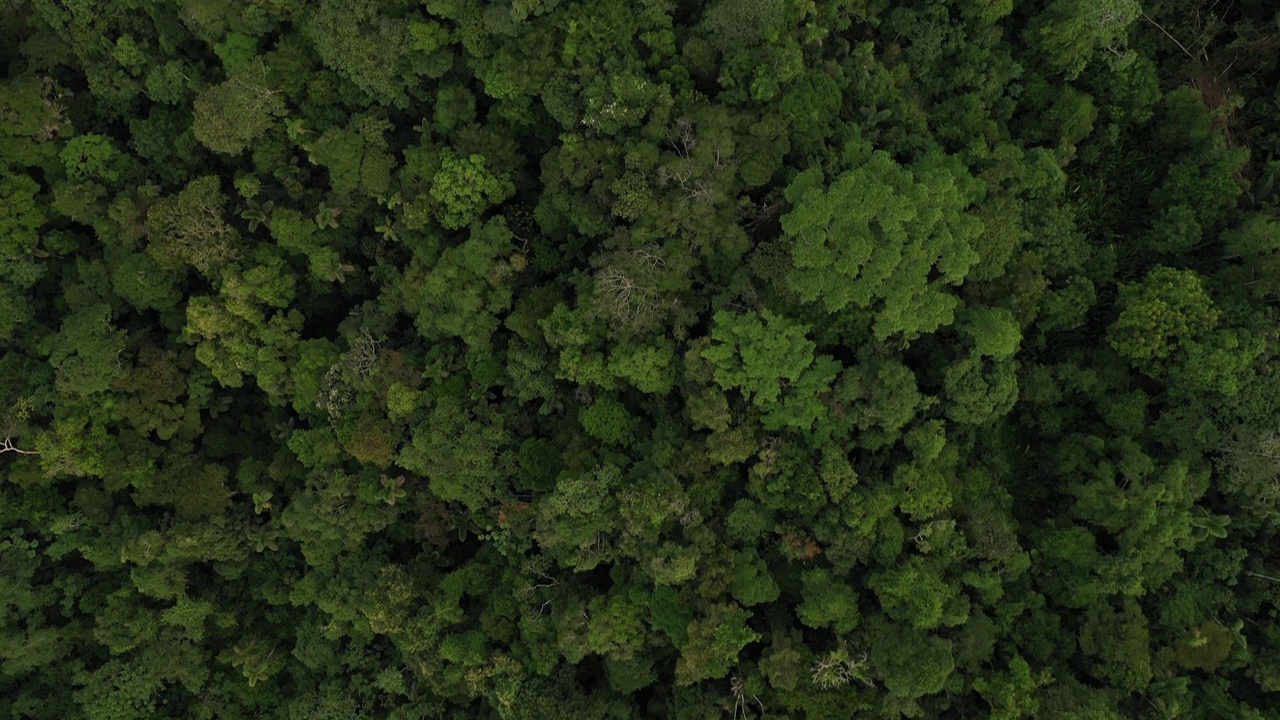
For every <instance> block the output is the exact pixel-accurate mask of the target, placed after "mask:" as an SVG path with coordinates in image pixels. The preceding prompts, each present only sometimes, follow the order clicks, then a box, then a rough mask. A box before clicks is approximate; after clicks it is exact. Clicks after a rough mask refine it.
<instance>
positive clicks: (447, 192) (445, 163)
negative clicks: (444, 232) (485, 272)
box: [431, 151, 515, 230]
mask: <svg viewBox="0 0 1280 720" xmlns="http://www.w3.org/2000/svg"><path fill="white" fill-rule="evenodd" d="M514 193H515V186H514V185H512V184H511V181H510V180H509V179H507V178H506V177H505V176H502V175H496V174H494V173H493V172H492V171H490V170H489V169H488V167H487V166H486V163H485V159H484V156H483V155H478V154H471V155H468V156H467V157H462V158H460V157H458V156H457V155H455V154H454V153H453V152H451V151H445V152H444V153H443V155H442V157H441V158H440V170H439V171H437V172H436V174H435V177H434V178H432V181H431V197H432V198H433V199H435V201H436V203H437V204H438V218H439V221H440V224H441V225H443V226H444V227H445V228H447V229H450V230H457V229H458V228H463V227H466V226H468V225H470V224H471V223H473V222H475V221H477V220H479V219H480V216H481V215H482V214H483V213H484V211H485V210H487V209H489V208H490V207H492V206H494V205H497V204H498V203H501V202H502V201H504V200H506V199H507V198H509V197H511V195H512V194H514Z"/></svg>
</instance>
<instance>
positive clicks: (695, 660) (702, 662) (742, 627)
mask: <svg viewBox="0 0 1280 720" xmlns="http://www.w3.org/2000/svg"><path fill="white" fill-rule="evenodd" d="M750 618H751V613H750V612H749V611H747V610H743V609H742V608H740V607H738V606H737V605H735V604H732V603H720V604H716V605H712V606H711V607H710V608H709V609H708V612H707V615H706V616H705V617H700V618H695V619H694V620H693V622H691V623H689V639H688V640H686V641H685V642H684V644H683V645H682V646H681V648H680V659H679V660H678V661H677V662H676V684H677V685H692V684H693V683H696V682H699V681H701V680H706V679H710V678H722V677H724V676H725V675H728V674H729V668H730V667H732V666H733V665H734V663H736V662H737V660H738V654H739V653H740V652H742V649H743V648H744V647H746V646H747V645H750V644H751V643H753V642H755V641H757V640H759V639H760V633H757V632H755V631H753V630H752V629H751V628H750V627H749V626H748V625H747V620H748V619H750Z"/></svg>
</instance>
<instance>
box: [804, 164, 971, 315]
mask: <svg viewBox="0 0 1280 720" xmlns="http://www.w3.org/2000/svg"><path fill="white" fill-rule="evenodd" d="M954 165H955V164H954V162H953V161H951V160H948V159H946V158H942V157H937V156H931V157H930V158H929V159H928V160H927V161H922V162H920V163H918V164H917V165H916V166H914V167H913V168H911V169H907V168H903V167H901V166H899V165H898V164H897V163H895V162H894V161H893V160H892V159H891V158H890V157H889V156H888V155H887V154H886V153H883V152H874V153H871V155H870V157H869V158H868V159H867V161H866V162H864V163H862V164H861V165H860V166H858V167H857V168H856V169H854V170H851V171H848V172H846V173H843V174H842V175H840V176H839V177H837V178H836V179H835V181H834V182H832V183H831V185H830V186H829V187H824V185H823V178H822V171H821V170H820V169H817V168H813V169H810V170H808V171H806V172H803V173H801V174H800V175H799V176H797V177H796V179H795V180H793V181H792V183H791V184H790V185H789V186H788V187H787V192H786V196H787V200H788V202H790V203H792V205H793V206H794V208H795V209H794V210H792V211H791V212H790V213H788V214H787V215H784V216H783V218H782V227H783V230H785V232H786V234H787V236H788V237H789V238H790V239H791V257H792V262H793V264H794V269H793V270H791V271H790V272H789V273H788V274H787V284H788V286H789V287H790V288H791V289H792V290H794V291H795V292H796V294H797V295H798V296H799V297H800V298H801V299H803V300H805V301H810V302H812V301H819V300H820V301H821V305H822V307H823V308H824V309H826V311H827V312H830V313H834V312H839V311H843V310H845V308H847V307H849V306H853V307H857V308H862V309H866V310H872V312H873V315H874V321H873V330H874V333H875V335H876V337H878V338H880V339H885V338H888V337H889V336H891V335H894V334H903V335H905V336H906V337H908V338H911V337H914V336H916V335H919V334H920V333H927V332H933V331H934V330H937V329H938V328H939V327H942V326H944V325H948V324H950V323H951V321H952V319H953V317H954V313H955V310H956V308H957V306H958V304H959V302H958V301H957V299H956V298H955V297H954V296H952V295H950V294H949V293H947V292H946V290H945V288H946V286H948V285H959V284H960V283H961V282H963V280H964V278H965V276H966V274H967V273H968V272H969V269H970V268H971V267H973V265H974V263H976V262H977V260H978V254H977V253H976V252H975V251H974V250H973V248H972V247H971V246H970V244H969V239H970V238H971V237H975V236H977V235H979V234H980V233H981V232H982V223H981V221H979V220H978V219H977V218H976V217H973V216H971V215H970V214H968V213H967V212H966V209H967V208H968V207H969V205H970V204H971V203H972V202H973V201H974V200H975V199H976V198H977V197H979V193H980V191H981V185H980V184H978V183H977V181H975V180H974V179H973V178H970V177H968V176H967V174H965V173H963V172H962V171H959V170H956V169H954ZM935 273H936V275H937V277H936V279H932V278H931V274H935Z"/></svg>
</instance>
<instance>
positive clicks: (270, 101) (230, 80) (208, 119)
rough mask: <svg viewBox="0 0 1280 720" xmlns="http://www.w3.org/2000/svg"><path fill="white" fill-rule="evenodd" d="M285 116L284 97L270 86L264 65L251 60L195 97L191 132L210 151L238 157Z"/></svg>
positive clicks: (261, 62) (260, 60)
mask: <svg viewBox="0 0 1280 720" xmlns="http://www.w3.org/2000/svg"><path fill="white" fill-rule="evenodd" d="M284 114H285V107H284V97H283V96H282V94H281V92H280V91H279V90H273V89H272V88H271V87H270V85H269V83H268V80H267V66H266V63H264V62H263V61H262V58H254V59H253V60H249V61H247V62H245V63H243V64H241V65H240V66H239V67H238V68H236V69H235V70H234V71H232V72H231V74H230V75H229V76H228V77H227V79H226V80H225V81H223V82H221V83H219V84H217V85H214V86H213V87H211V88H209V89H208V90H205V91H204V92H202V93H200V95H199V96H197V97H196V101H195V114H194V118H193V120H192V125H191V129H192V131H193V132H194V133H195V136H196V139H197V140H199V141H200V142H201V143H203V144H204V145H205V147H208V148H209V149H210V150H213V151H214V152H219V153H223V154H226V155H238V154H240V153H241V152H243V151H244V149H245V148H247V147H249V146H250V145H251V144H252V143H253V142H254V141H256V140H258V139H259V138H261V137H262V136H263V135H265V134H266V133H267V131H268V130H270V129H271V126H272V124H273V123H274V122H275V119H276V118H277V117H279V116H281V115H284Z"/></svg>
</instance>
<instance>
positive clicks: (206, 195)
mask: <svg viewBox="0 0 1280 720" xmlns="http://www.w3.org/2000/svg"><path fill="white" fill-rule="evenodd" d="M226 203H227V198H226V196H225V195H223V194H222V188H221V183H220V182H219V180H218V178H216V177H214V176H212V175H206V176H203V177H200V178H196V179H195V180H192V181H191V182H189V183H187V186H186V187H185V188H183V190H182V191H181V192H179V193H178V194H177V195H176V196H173V197H167V198H165V199H163V200H161V201H160V202H158V203H156V204H155V205H154V206H153V207H152V208H151V210H150V211H148V212H147V227H148V231H149V232H148V235H149V237H150V239H151V242H150V244H149V245H148V246H147V252H148V253H149V254H150V255H151V257H152V258H154V259H155V261H156V264H157V265H159V266H160V267H161V268H162V269H164V270H168V271H182V270H186V269H187V267H188V266H191V267H194V268H195V269H196V270H198V271H200V272H201V273H203V274H205V275H213V274H216V273H217V272H218V271H219V269H220V268H222V267H223V266H224V265H225V264H226V263H227V262H228V261H230V260H231V259H232V258H234V257H235V255H236V250H237V249H236V241H237V240H239V238H240V233H239V232H237V231H236V229H235V228H234V227H232V226H231V225H230V224H228V223H227V221H226V220H225V219H224V218H223V212H224V210H225V209H226Z"/></svg>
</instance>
